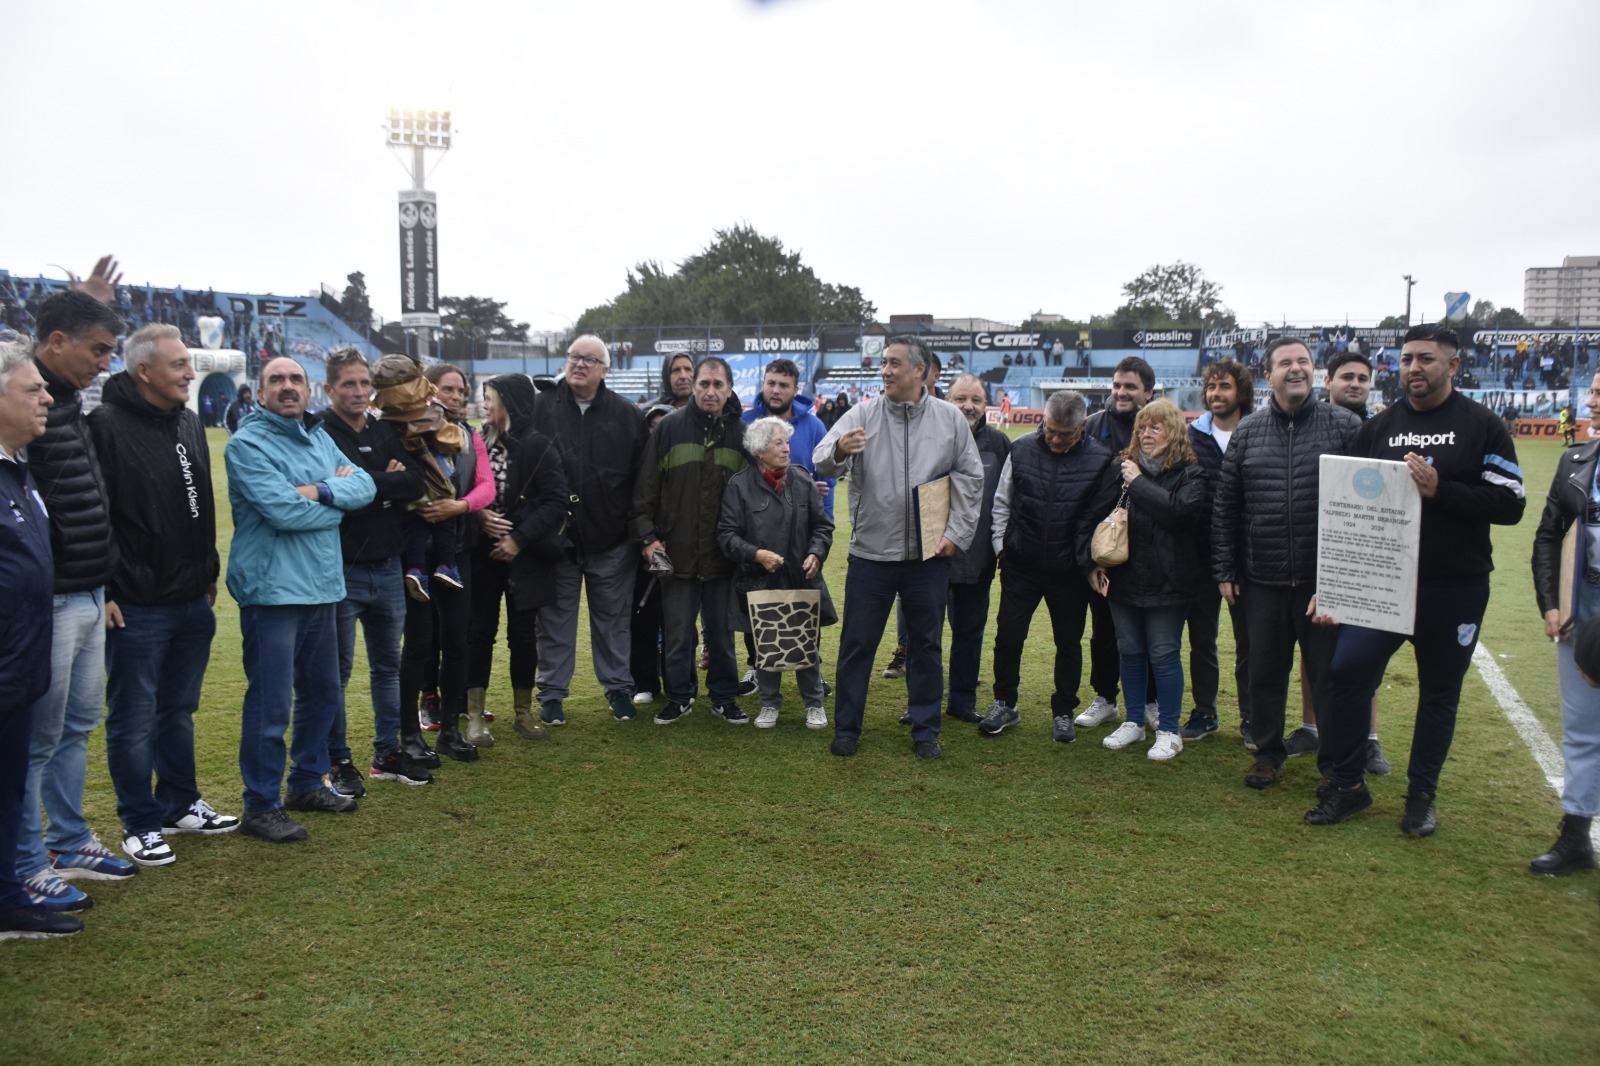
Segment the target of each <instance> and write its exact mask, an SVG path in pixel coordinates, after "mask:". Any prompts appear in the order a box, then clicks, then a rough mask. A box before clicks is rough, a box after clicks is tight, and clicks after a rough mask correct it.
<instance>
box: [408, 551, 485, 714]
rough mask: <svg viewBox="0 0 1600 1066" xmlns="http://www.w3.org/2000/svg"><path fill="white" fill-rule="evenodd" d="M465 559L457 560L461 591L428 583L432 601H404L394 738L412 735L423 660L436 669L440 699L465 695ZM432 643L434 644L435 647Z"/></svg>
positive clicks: (469, 568) (469, 569)
mask: <svg viewBox="0 0 1600 1066" xmlns="http://www.w3.org/2000/svg"><path fill="white" fill-rule="evenodd" d="M471 558H472V557H471V556H470V555H462V556H460V557H459V559H458V560H457V564H458V565H457V569H459V570H460V571H461V579H462V581H464V582H465V583H466V586H467V587H466V588H465V589H453V588H450V587H449V586H448V585H445V584H444V583H443V582H437V581H436V582H433V587H432V589H431V593H432V600H431V601H430V602H428V603H418V602H417V601H416V600H413V599H411V598H410V597H407V598H406V643H405V649H404V651H403V652H402V653H401V655H400V735H401V736H409V735H410V734H412V733H415V732H417V728H418V727H417V698H418V697H419V696H421V694H422V681H423V678H424V676H425V675H426V673H427V668H428V660H429V659H430V658H433V659H434V660H435V662H436V663H437V664H438V670H439V681H438V687H439V694H440V696H441V697H445V698H449V697H464V696H465V695H466V691H467V619H468V614H469V610H470V608H469V605H468V597H469V595H470V592H471V589H472V564H471V562H470V560H471ZM435 641H437V643H435Z"/></svg>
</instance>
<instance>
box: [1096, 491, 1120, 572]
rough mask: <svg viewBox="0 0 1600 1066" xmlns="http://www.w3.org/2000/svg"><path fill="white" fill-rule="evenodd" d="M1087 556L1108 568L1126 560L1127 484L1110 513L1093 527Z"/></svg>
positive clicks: (1097, 564)
mask: <svg viewBox="0 0 1600 1066" xmlns="http://www.w3.org/2000/svg"><path fill="white" fill-rule="evenodd" d="M1089 557H1090V558H1092V559H1093V560H1094V564H1095V565H1096V566H1103V567H1106V568H1110V567H1113V566H1121V565H1122V564H1123V563H1125V562H1127V561H1128V486H1127V485H1123V486H1122V496H1121V497H1120V498H1119V499H1118V500H1117V505H1116V506H1115V507H1113V508H1112V509H1111V513H1110V514H1108V515H1106V516H1105V517H1104V518H1102V519H1100V524H1099V525H1097V526H1095V527H1094V539H1093V540H1091V541H1089Z"/></svg>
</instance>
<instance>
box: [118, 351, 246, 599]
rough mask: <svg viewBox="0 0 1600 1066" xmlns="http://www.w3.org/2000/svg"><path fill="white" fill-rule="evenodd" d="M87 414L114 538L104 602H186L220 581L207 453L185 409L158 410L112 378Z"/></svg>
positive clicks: (125, 380) (195, 420)
mask: <svg viewBox="0 0 1600 1066" xmlns="http://www.w3.org/2000/svg"><path fill="white" fill-rule="evenodd" d="M100 398H101V405H100V406H99V407H97V408H95V409H94V411H93V412H92V413H91V414H90V415H89V430H90V433H91V435H92V437H93V440H94V446H95V453H96V456H97V458H98V459H99V462H100V469H101V472H102V473H103V474H104V476H105V482H106V496H107V499H108V500H109V504H110V514H111V516H112V521H113V526H114V528H115V530H116V538H117V549H118V552H117V566H116V569H115V570H114V571H113V572H112V575H111V580H110V581H109V582H108V583H107V588H106V598H107V599H111V600H117V601H126V602H128V603H133V604H141V605H144V606H158V605H166V604H175V603H187V602H189V601H190V600H194V599H198V598H199V597H200V596H202V595H204V594H205V593H206V591H207V590H208V589H210V588H211V586H213V585H214V584H216V581H217V574H218V572H219V571H220V568H221V564H220V562H219V561H218V557H217V509H216V504H215V502H214V501H213V499H212V496H211V453H210V450H209V449H208V448H207V446H206V435H205V430H203V429H202V428H201V427H200V419H199V416H197V415H196V414H195V413H194V412H193V411H191V410H189V409H188V408H187V407H175V408H173V409H172V410H170V411H163V410H161V409H160V408H158V407H155V406H153V405H152V404H150V403H148V402H147V401H146V400H145V399H144V397H142V396H140V395H139V393H138V390H136V389H135V388H134V385H133V381H132V379H131V378H129V377H128V373H127V371H123V372H122V373H120V374H116V375H114V376H113V377H112V378H111V379H110V380H109V381H107V382H106V384H105V389H104V390H103V391H102V392H101V394H100Z"/></svg>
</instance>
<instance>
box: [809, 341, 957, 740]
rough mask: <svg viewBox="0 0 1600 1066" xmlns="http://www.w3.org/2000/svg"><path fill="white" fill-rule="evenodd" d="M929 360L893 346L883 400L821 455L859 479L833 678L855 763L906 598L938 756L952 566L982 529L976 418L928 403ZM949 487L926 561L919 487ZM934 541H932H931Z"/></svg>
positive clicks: (907, 345) (914, 686)
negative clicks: (890, 628)
mask: <svg viewBox="0 0 1600 1066" xmlns="http://www.w3.org/2000/svg"><path fill="white" fill-rule="evenodd" d="M928 359H929V353H928V350H927V348H926V347H924V345H923V344H922V342H921V341H920V340H918V339H917V338H916V337H911V336H900V337H891V338H890V339H889V341H888V343H887V344H886V345H885V346H884V351H883V393H882V395H881V396H879V397H878V398H877V399H875V400H873V401H871V402H870V403H862V404H857V405H856V406H855V407H852V408H851V409H850V410H849V411H848V412H847V413H846V414H845V416H844V417H843V418H841V419H839V421H838V422H836V423H835V424H834V426H833V428H832V429H831V430H829V432H828V435H827V436H826V437H824V438H823V439H822V441H821V443H819V444H818V445H817V447H816V450H815V451H814V452H813V454H812V459H813V460H814V462H815V464H816V473H817V474H818V475H819V476H821V477H841V478H848V479H849V481H850V522H851V534H850V559H849V570H848V572H847V575H846V577H845V603H846V605H847V606H846V609H845V612H844V624H843V629H842V631H841V632H840V636H839V664H838V669H837V673H836V674H835V680H834V692H835V700H836V702H835V709H834V736H833V744H832V747H831V748H830V749H829V750H831V751H832V752H833V753H834V754H835V755H854V754H855V752H856V745H857V743H858V741H859V739H860V737H861V721H862V714H863V711H864V709H865V707H866V702H867V681H868V678H869V677H870V675H871V673H872V663H873V658H874V657H875V656H876V655H877V651H878V643H879V642H880V641H881V640H882V638H883V628H884V625H885V624H886V623H887V622H888V619H889V611H890V608H891V607H892V606H893V604H894V598H895V596H896V594H898V595H899V596H900V602H901V604H902V605H903V606H904V608H905V615H906V630H907V633H906V658H907V670H906V677H907V690H906V695H907V701H908V707H907V710H908V711H909V712H910V714H911V719H912V728H911V739H912V742H913V744H914V747H915V750H916V753H917V755H918V757H920V758H923V759H937V758H939V756H940V755H942V754H943V750H942V749H941V748H940V747H939V710H940V707H941V705H942V704H943V701H944V665H943V662H942V657H941V652H940V636H941V630H942V627H943V622H944V610H945V602H946V600H947V598H948V596H949V587H950V558H951V557H952V556H953V555H955V553H956V550H957V549H958V548H967V547H970V546H971V544H972V538H973V536H974V534H975V533H976V532H977V526H978V514H979V511H980V508H981V505H982V497H983V463H982V460H980V459H979V457H978V449H977V446H976V445H975V444H974V443H973V439H972V431H971V429H969V428H968V426H967V422H966V418H965V417H964V416H963V415H962V414H961V410H960V409H959V408H958V407H956V406H955V405H954V404H951V403H947V402H945V401H944V400H941V399H938V398H936V397H934V396H932V395H930V394H929V392H928V390H927V388H926V386H925V385H924V383H923V372H924V369H925V368H926V367H927V365H928ZM947 475H948V476H949V478H950V517H949V520H948V522H947V523H946V525H945V529H944V532H943V535H942V536H940V538H939V541H938V545H937V547H936V548H935V550H934V551H933V553H932V555H931V556H930V557H928V558H926V559H924V558H923V555H924V553H923V551H922V548H921V544H922V538H921V535H920V532H919V522H918V519H917V515H916V501H915V490H916V488H917V487H918V486H920V485H924V484H927V483H928V482H931V481H936V480H938V479H939V478H942V477H945V476H947ZM930 536H931V534H930Z"/></svg>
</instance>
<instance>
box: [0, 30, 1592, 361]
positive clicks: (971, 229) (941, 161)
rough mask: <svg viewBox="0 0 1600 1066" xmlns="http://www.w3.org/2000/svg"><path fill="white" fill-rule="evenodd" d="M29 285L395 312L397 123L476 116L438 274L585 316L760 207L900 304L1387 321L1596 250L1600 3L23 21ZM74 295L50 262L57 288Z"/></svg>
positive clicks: (21, 133)
mask: <svg viewBox="0 0 1600 1066" xmlns="http://www.w3.org/2000/svg"><path fill="white" fill-rule="evenodd" d="M0 25H3V26H4V28H5V31H6V32H5V38H6V41H7V47H6V49H5V55H4V58H3V59H0V90H3V91H4V95H5V99H6V100H7V101H8V105H7V107H6V109H5V116H6V121H5V128H6V130H7V132H8V137H7V144H8V146H9V152H8V153H7V154H8V155H9V156H10V158H9V159H8V161H7V164H6V165H5V166H4V167H3V168H0V205H3V214H0V267H4V268H7V269H10V270H12V271H15V272H21V273H34V272H51V268H50V266H49V264H51V263H60V264H63V265H66V266H70V267H73V268H74V269H78V270H87V269H88V267H89V266H90V265H91V264H92V263H93V261H94V259H95V258H96V256H97V255H99V254H101V253H102V252H107V251H111V252H115V253H116V254H117V255H118V256H120V257H121V260H122V263H123V266H124V269H125V271H126V273H127V279H128V280H129V281H137V282H143V281H146V280H148V281H150V282H153V283H155V284H158V285H174V284H178V283H182V284H184V285H185V286H190V287H195V286H207V285H209V286H212V287H215V288H217V289H226V290H232V291H249V292H276V293H279V294H302V293H305V292H308V291H311V290H313V289H315V287H316V285H317V284H318V283H319V282H327V283H329V284H331V285H334V286H336V287H337V288H340V289H342V288H343V285H344V277H345V275H346V274H347V273H348V272H350V271H351V270H362V271H365V272H366V274H367V278H368V284H369V286H370V289H371V292H372V296H373V304H374V307H375V309H376V310H377V311H378V312H379V313H381V314H383V315H385V316H386V317H397V316H398V313H399V303H398V301H399V294H398V288H399V286H398V274H399V266H398V239H397V236H396V223H395V210H396V208H395V194H396V192H397V191H398V190H399V189H401V188H402V187H404V186H405V185H406V184H407V177H406V173H405V171H404V170H403V169H402V167H401V166H400V165H399V164H398V163H397V162H396V159H395V157H394V156H392V155H391V153H390V151H389V149H387V148H386V147H385V145H384V135H383V130H382V122H383V119H384V117H385V116H386V114H387V112H388V109H389V108H390V107H438V108H448V109H450V110H451V111H452V112H453V114H454V118H455V127H456V132H455V146H454V148H453V149H452V150H451V151H450V152H449V153H448V154H446V155H444V156H442V157H435V158H434V160H433V162H434V163H435V164H436V165H435V167H434V169H433V172H432V175H431V177H430V179H429V187H430V188H432V189H434V190H435V191H436V192H437V193H438V196H439V218H440V223H439V233H440V249H441V255H440V258H441V287H442V289H443V291H444V292H445V293H446V294H467V293H470V294H474V295H489V296H494V297H496V298H498V299H502V300H508V301H509V302H510V311H511V312H512V313H513V314H514V315H515V317H517V318H518V319H524V320H527V321H528V322H530V323H531V324H532V326H533V328H535V329H560V328H563V327H564V326H565V325H566V324H567V322H568V321H569V320H570V319H572V318H575V317H577V316H578V315H579V314H580V313H582V311H583V310H584V309H585V308H587V307H590V306H592V305H594V304H598V303H601V302H603V301H605V300H607V299H609V298H611V297H612V296H614V295H615V294H616V293H618V292H619V291H621V290H622V288H623V286H624V283H625V276H626V271H627V269H628V268H629V267H630V266H632V265H633V264H634V263H636V262H638V261H640V260H644V259H656V260H659V261H661V262H662V263H665V264H668V265H673V264H676V263H677V262H678V261H679V260H681V259H683V258H684V257H685V256H687V255H689V254H691V253H693V252H694V251H696V250H698V249H700V248H702V247H703V246H704V245H705V244H707V243H708V242H709V241H710V239H711V237H712V233H713V231H714V230H715V229H717V228H720V227H726V226H730V225H733V224H736V223H740V222H745V223H749V224H750V225H752V226H754V227H756V228H757V229H758V230H760V231H761V232H763V233H765V234H768V235H772V236H776V237H778V238H779V239H781V240H782V241H783V242H784V243H785V244H786V245H787V246H789V247H790V248H792V249H796V250H798V251H800V252H801V253H802V255H803V256H804V258H805V260H806V262H807V263H809V264H810V265H811V266H812V267H813V268H814V269H815V270H816V271H817V273H818V274H819V275H820V276H821V277H822V278H823V279H824V280H827V281H832V282H836V283H841V284H847V285H856V286H859V287H860V288H861V289H862V290H863V292H864V293H865V294H866V296H867V298H868V299H870V300H872V301H873V302H874V303H876V305H877V307H878V310H879V313H880V315H888V314H890V313H918V312H927V313H932V314H935V315H938V316H940V317H966V316H982V317H991V318H998V319H1005V320H1016V319H1020V318H1021V317H1023V316H1024V315H1026V314H1027V313H1029V312H1031V311H1035V310H1040V309H1042V310H1045V311H1053V312H1057V313H1061V314H1066V315H1069V316H1074V317H1086V316H1087V315H1089V314H1091V313H1098V312H1108V311H1110V310H1112V309H1113V308H1114V307H1115V306H1116V305H1117V304H1119V303H1120V302H1122V297H1121V285H1122V283H1123V282H1125V281H1127V280H1128V279H1129V278H1131V277H1133V276H1134V275H1136V274H1138V273H1139V272H1140V271H1141V270H1143V269H1144V268H1145V267H1148V266H1150V265H1152V264H1154V263H1158V262H1159V263H1167V262H1171V261H1173V260H1176V259H1180V258H1181V259H1187V260H1190V261H1192V262H1195V263H1198V264H1199V265H1200V266H1201V267H1203V268H1204V269H1205V271H1206V273H1207V275H1208V276H1209V277H1211V278H1212V279H1213V280H1215V281H1217V282H1219V283H1221V284H1222V286H1223V289H1224V292H1223V295H1224V299H1225V301H1226V303H1227V304H1228V305H1229V306H1230V307H1232V308H1233V309H1234V310H1235V311H1236V312H1237V313H1238V314H1239V316H1240V318H1241V319H1242V320H1245V321H1247V322H1258V321H1261V320H1263V319H1271V320H1273V321H1277V320H1280V319H1283V318H1285V317H1287V319H1288V320H1289V321H1291V322H1294V321H1299V322H1301V323H1311V322H1333V321H1342V320H1344V319H1345V318H1346V317H1347V316H1348V318H1349V319H1350V320H1351V321H1352V322H1357V323H1361V322H1366V323H1372V322H1375V321H1376V320H1377V319H1379V318H1381V317H1382V316H1384V315H1386V314H1398V313H1400V312H1401V311H1402V310H1403V309H1404V300H1405V283H1404V282H1403V281H1402V280H1401V276H1402V275H1403V274H1412V275H1414V276H1415V277H1416V278H1417V279H1418V285H1417V289H1416V294H1415V300H1416V306H1417V307H1418V308H1420V310H1421V311H1422V312H1423V313H1425V314H1428V315H1429V316H1430V317H1432V316H1435V315H1438V314H1440V313H1442V310H1443V303H1442V296H1443V293H1445V292H1446V291H1447V290H1466V291H1469V292H1471V293H1472V294H1473V296H1474V298H1488V299H1491V300H1493V301H1495V302H1496V303H1497V304H1501V305H1511V306H1516V307H1521V306H1522V279H1523V270H1524V269H1525V268H1527V267H1530V266H1547V265H1555V264H1559V263H1560V261H1561V258H1562V256H1564V255H1595V254H1600V197H1597V195H1596V190H1597V188H1600V183H1597V180H1596V179H1597V176H1600V77H1597V68H1596V53H1595V48H1596V45H1597V44H1600V4H1596V3H1594V2H1592V0H1549V2H1540V0H1518V2H1503V3H1489V2H1470V0H1469V2H1460V0H1457V2H1449V3H1444V2H1440V3H1424V2H1415V0H1411V2H1408V0H1382V2H1377V3H1367V2H1361V0H1339V2H1330V3H1320V2H1319V3H1311V2H1307V3H1299V2H1293V3H1284V2H1281V0H1279V2H1272V3H1267V2H1234V3H1203V2H1189V0H1174V2H1167V3H1136V2H1128V0H1098V2H1095V3H1069V2H1064V0H1057V2H1037V0H773V2H769V3H757V2H754V0H583V2H579V3H549V2H543V3H526V4H525V3H510V2H507V3H498V4H496V3H472V2H466V0H455V2H453V3H451V4H448V5H446V4H422V3H382V4H379V3H359V2H351V0H338V2H323V3H316V4H301V3H292V2H282V0H279V2H273V3H251V2H246V0H235V2H231V3H227V4H217V3H194V4H182V3H162V2H147V3H142V4H128V3H126V2H121V0H119V2H116V3H98V2H77V3H73V4H55V3H39V2H32V3H23V2H19V0H0ZM58 276H59V274H58Z"/></svg>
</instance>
